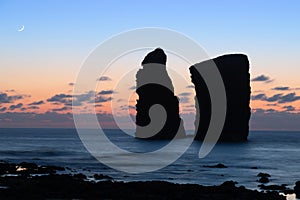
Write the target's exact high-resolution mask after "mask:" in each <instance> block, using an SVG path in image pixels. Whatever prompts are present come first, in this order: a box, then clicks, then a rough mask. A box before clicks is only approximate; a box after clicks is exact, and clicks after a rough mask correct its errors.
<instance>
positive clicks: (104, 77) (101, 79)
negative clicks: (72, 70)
mask: <svg viewBox="0 0 300 200" xmlns="http://www.w3.org/2000/svg"><path fill="white" fill-rule="evenodd" d="M111 80H112V79H111V78H109V77H108V76H101V77H100V78H98V79H97V81H111Z"/></svg>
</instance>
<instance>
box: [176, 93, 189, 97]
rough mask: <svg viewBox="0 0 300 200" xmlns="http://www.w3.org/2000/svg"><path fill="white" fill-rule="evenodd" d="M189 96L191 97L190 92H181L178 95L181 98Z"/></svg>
mask: <svg viewBox="0 0 300 200" xmlns="http://www.w3.org/2000/svg"><path fill="white" fill-rule="evenodd" d="M190 95H192V93H191V92H182V93H180V94H178V96H182V97H187V96H190Z"/></svg>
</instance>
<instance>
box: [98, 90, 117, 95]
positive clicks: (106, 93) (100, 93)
mask: <svg viewBox="0 0 300 200" xmlns="http://www.w3.org/2000/svg"><path fill="white" fill-rule="evenodd" d="M113 93H114V91H113V90H102V91H100V92H99V93H98V94H99V95H109V94H113Z"/></svg>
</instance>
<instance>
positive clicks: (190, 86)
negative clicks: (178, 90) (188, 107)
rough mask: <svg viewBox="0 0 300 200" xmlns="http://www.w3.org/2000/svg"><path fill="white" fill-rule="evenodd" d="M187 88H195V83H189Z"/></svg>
mask: <svg viewBox="0 0 300 200" xmlns="http://www.w3.org/2000/svg"><path fill="white" fill-rule="evenodd" d="M186 88H195V86H194V85H188V86H186Z"/></svg>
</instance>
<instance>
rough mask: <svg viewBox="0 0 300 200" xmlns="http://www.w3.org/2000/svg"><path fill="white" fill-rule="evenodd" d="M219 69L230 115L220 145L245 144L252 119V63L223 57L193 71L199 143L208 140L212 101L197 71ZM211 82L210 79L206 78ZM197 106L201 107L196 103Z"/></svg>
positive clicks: (243, 58) (243, 57) (242, 57)
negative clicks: (250, 65) (250, 64)
mask: <svg viewBox="0 0 300 200" xmlns="http://www.w3.org/2000/svg"><path fill="white" fill-rule="evenodd" d="M214 63H215V65H216V66H217V68H218V70H219V72H220V75H221V77H222V80H223V83H224V87H225V92H226V101H227V112H226V119H225V122H224V127H223V130H222V132H221V136H220V138H219V141H223V142H243V141H246V140H247V137H248V132H249V119H250V114H251V113H250V106H249V105H250V94H251V89H250V74H249V61H248V58H247V56H246V55H242V54H232V55H224V56H220V57H217V58H214V59H212V60H207V61H204V62H201V63H198V64H195V65H193V66H191V67H190V73H191V78H192V82H193V84H194V85H195V90H196V99H197V100H198V101H196V110H197V114H196V121H195V126H196V127H198V129H197V130H196V137H195V139H196V140H203V139H204V138H205V136H206V133H207V130H208V127H209V124H210V119H211V112H212V111H211V106H212V105H211V98H210V92H209V90H208V86H207V85H206V82H205V80H204V77H202V75H201V74H200V73H199V71H198V70H197V69H205V70H206V71H207V69H209V68H212V67H213V66H214ZM205 78H209V77H205ZM197 102H198V103H197ZM200 115H201V119H200Z"/></svg>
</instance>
